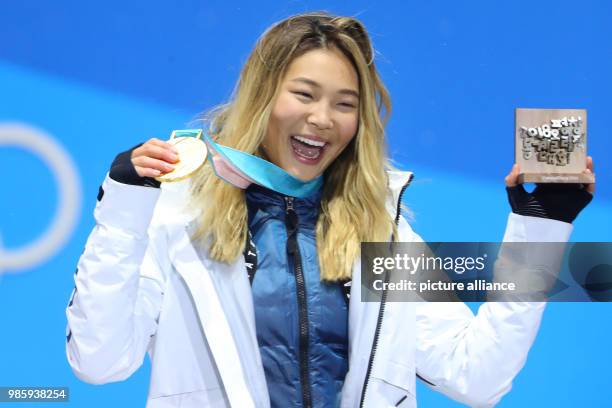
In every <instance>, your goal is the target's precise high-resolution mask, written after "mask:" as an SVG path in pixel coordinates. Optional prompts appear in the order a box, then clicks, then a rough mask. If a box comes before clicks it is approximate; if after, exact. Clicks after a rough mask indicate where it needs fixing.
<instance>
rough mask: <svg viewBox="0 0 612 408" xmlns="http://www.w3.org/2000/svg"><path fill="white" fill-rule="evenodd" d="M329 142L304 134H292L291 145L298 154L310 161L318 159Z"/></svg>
mask: <svg viewBox="0 0 612 408" xmlns="http://www.w3.org/2000/svg"><path fill="white" fill-rule="evenodd" d="M326 145H327V143H325V142H321V141H318V140H312V139H308V138H306V137H302V136H291V147H292V148H293V152H294V153H295V154H296V156H298V157H300V158H302V159H305V160H307V161H309V162H311V161H318V159H319V158H320V157H321V154H322V153H323V151H324V150H325V146H326Z"/></svg>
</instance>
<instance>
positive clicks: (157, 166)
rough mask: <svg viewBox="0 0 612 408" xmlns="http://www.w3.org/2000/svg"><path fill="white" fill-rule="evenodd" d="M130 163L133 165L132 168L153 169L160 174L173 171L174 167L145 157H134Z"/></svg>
mask: <svg viewBox="0 0 612 408" xmlns="http://www.w3.org/2000/svg"><path fill="white" fill-rule="evenodd" d="M132 163H134V167H136V166H138V167H142V168H149V169H154V170H158V171H159V172H161V173H168V172H170V171H172V170H174V166H173V165H172V164H170V163H168V162H165V161H163V160H158V159H154V158H152V157H147V156H140V157H136V158H134V159H132Z"/></svg>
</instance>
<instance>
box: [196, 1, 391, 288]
mask: <svg viewBox="0 0 612 408" xmlns="http://www.w3.org/2000/svg"><path fill="white" fill-rule="evenodd" d="M321 48H326V49H331V48H335V49H337V50H339V51H341V52H342V53H343V54H344V56H346V58H347V59H348V60H349V61H350V62H351V63H352V65H353V67H354V68H355V71H356V72H357V75H358V78H359V99H360V101H359V124H358V131H357V134H356V135H355V137H354V138H353V139H352V140H351V142H350V143H349V144H348V145H347V147H346V148H345V149H344V151H343V152H342V153H341V154H340V155H339V156H338V157H337V158H336V160H335V161H334V162H333V163H332V164H331V165H330V166H329V167H328V168H327V170H326V171H325V174H324V180H325V181H324V187H323V192H322V198H321V208H320V213H319V218H318V220H317V226H316V242H317V252H318V257H319V265H320V271H321V279H323V280H326V281H339V280H343V279H347V278H350V276H351V273H352V266H353V263H354V262H355V261H356V260H357V258H358V257H359V255H360V244H361V242H364V241H387V240H388V239H389V238H390V236H391V234H392V233H395V232H396V231H395V224H394V222H393V219H392V217H391V215H389V213H388V212H387V210H386V207H385V202H386V198H387V195H388V190H387V185H388V180H387V175H386V172H385V168H386V167H387V166H389V162H388V160H387V153H386V143H385V125H386V122H387V120H388V116H389V114H390V110H391V103H390V99H389V94H388V92H387V90H386V88H385V86H384V84H383V83H382V81H381V79H380V77H379V75H378V72H377V70H376V67H375V64H374V51H373V48H372V44H371V41H370V38H369V36H368V33H367V31H366V29H365V27H364V26H363V24H362V23H361V22H360V21H359V20H357V19H355V18H351V17H340V16H333V15H331V14H328V13H325V12H315V13H306V14H299V15H295V16H292V17H289V18H287V19H285V20H283V21H281V22H279V23H276V24H274V25H273V26H272V27H270V28H269V29H268V30H266V32H265V33H264V34H263V35H262V36H261V37H260V39H259V40H258V41H257V44H256V45H255V48H254V50H253V51H252V52H251V54H250V56H249V58H248V60H247V61H246V63H245V65H244V67H243V69H242V71H241V74H240V79H239V81H238V83H237V85H236V88H235V90H234V93H233V96H232V98H231V100H230V102H229V103H227V104H225V105H222V106H219V107H217V108H216V109H214V110H212V111H210V112H209V113H208V114H207V115H206V116H205V118H204V120H205V122H206V123H207V126H208V128H209V132H210V134H211V136H213V137H214V138H216V140H217V141H218V142H219V143H221V144H223V145H225V146H229V147H233V148H235V149H239V150H242V151H244V152H247V153H251V154H256V155H259V156H261V155H262V153H261V150H260V146H261V143H262V141H263V138H264V136H265V133H266V130H267V125H268V120H269V117H270V113H271V111H272V108H273V106H274V101H275V98H276V95H277V92H278V89H279V87H280V86H279V85H280V83H281V81H282V79H283V77H284V74H285V72H286V71H287V69H288V67H289V65H290V64H291V62H292V61H293V60H294V59H295V58H296V57H299V56H301V55H303V54H305V53H306V52H308V51H311V50H314V49H321ZM189 204H190V206H191V207H192V208H194V209H195V210H196V211H197V212H198V217H197V223H196V229H195V231H194V234H193V236H192V238H193V239H194V240H199V241H200V242H201V243H202V245H205V246H206V247H207V248H208V252H209V255H210V257H211V258H212V259H214V260H216V261H221V262H232V261H234V260H235V259H236V257H237V256H239V255H240V254H241V252H242V251H243V250H244V246H245V243H246V239H247V234H248V219H247V218H248V217H247V208H246V200H245V196H244V191H243V190H240V189H239V188H236V187H234V186H232V185H230V184H228V183H226V182H224V181H222V180H221V179H219V178H217V177H216V176H214V173H213V171H212V168H211V166H209V165H206V166H204V167H203V168H202V170H201V171H200V172H199V173H198V174H197V175H196V176H195V177H194V179H193V182H192V184H191V199H190V202H189Z"/></svg>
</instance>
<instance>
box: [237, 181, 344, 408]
mask: <svg viewBox="0 0 612 408" xmlns="http://www.w3.org/2000/svg"><path fill="white" fill-rule="evenodd" d="M246 199H247V207H248V211H249V229H250V231H251V234H252V238H253V241H254V244H255V246H256V248H257V264H258V266H257V271H256V274H255V276H254V279H253V282H252V288H253V301H254V306H255V323H256V328H257V340H258V342H259V348H260V351H261V357H262V361H263V366H264V371H265V375H266V381H267V384H268V390H269V392H270V402H271V405H272V407H334V406H338V404H339V398H340V391H341V389H342V385H343V382H344V377H345V375H346V372H347V368H348V308H347V303H346V299H345V296H344V293H343V290H342V287H341V284H339V283H335V284H329V283H325V282H321V279H320V272H319V261H318V257H317V252H316V241H315V225H316V221H317V217H318V212H319V205H320V199H321V196H320V192H318V193H316V194H315V195H313V196H312V197H309V198H306V199H300V198H292V197H286V196H283V195H282V194H279V193H276V192H274V191H272V190H269V189H266V188H264V187H260V186H257V185H251V186H250V187H249V188H248V189H247V191H246Z"/></svg>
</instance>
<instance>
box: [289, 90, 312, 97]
mask: <svg viewBox="0 0 612 408" xmlns="http://www.w3.org/2000/svg"><path fill="white" fill-rule="evenodd" d="M292 93H293V94H294V95H297V96H299V97H301V98H305V99H312V95H311V94H309V93H308V92H304V91H292Z"/></svg>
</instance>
